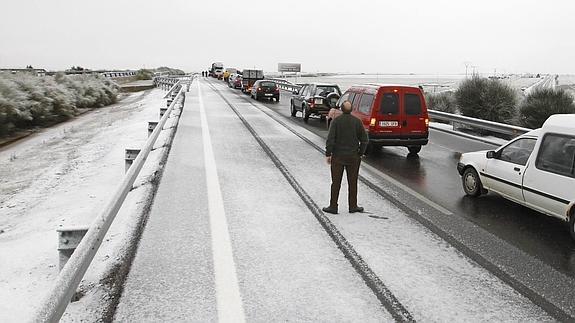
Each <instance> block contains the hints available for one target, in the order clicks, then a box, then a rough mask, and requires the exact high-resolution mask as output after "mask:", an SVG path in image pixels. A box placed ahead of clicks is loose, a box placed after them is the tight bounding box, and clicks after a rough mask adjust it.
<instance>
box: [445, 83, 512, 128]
mask: <svg viewBox="0 0 575 323" xmlns="http://www.w3.org/2000/svg"><path fill="white" fill-rule="evenodd" d="M455 100H456V102H457V106H458V107H459V111H460V112H461V113H462V114H463V115H465V116H468V117H473V118H479V119H484V120H490V121H495V122H503V123H509V122H511V121H513V119H514V118H515V115H516V105H517V94H516V92H515V90H514V89H513V88H511V87H510V86H508V85H506V84H504V83H502V82H500V81H499V80H496V79H494V80H490V79H487V78H482V77H478V76H474V77H473V78H471V79H469V80H465V81H463V82H462V83H461V85H460V86H459V88H458V89H457V91H456V92H455Z"/></svg>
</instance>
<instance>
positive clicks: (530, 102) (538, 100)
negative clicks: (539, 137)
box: [519, 89, 575, 129]
mask: <svg viewBox="0 0 575 323" xmlns="http://www.w3.org/2000/svg"><path fill="white" fill-rule="evenodd" d="M560 113H575V103H573V97H572V96H571V94H569V93H568V92H567V91H565V90H563V89H538V90H535V91H533V92H532V93H530V94H529V95H527V97H526V98H525V101H523V103H522V104H521V107H520V109H519V114H520V120H521V124H522V125H523V126H525V127H528V128H533V129H536V128H540V127H541V126H542V125H543V123H544V122H545V120H547V118H549V116H551V115H553V114H560Z"/></svg>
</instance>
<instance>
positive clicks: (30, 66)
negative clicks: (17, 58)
mask: <svg viewBox="0 0 575 323" xmlns="http://www.w3.org/2000/svg"><path fill="white" fill-rule="evenodd" d="M26 69H29V70H33V69H34V67H32V65H26Z"/></svg>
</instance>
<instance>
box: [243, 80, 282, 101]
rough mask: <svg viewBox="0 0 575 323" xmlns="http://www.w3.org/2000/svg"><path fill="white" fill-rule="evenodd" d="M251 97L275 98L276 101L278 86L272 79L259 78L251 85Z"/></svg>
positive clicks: (278, 91) (277, 99) (278, 97)
mask: <svg viewBox="0 0 575 323" xmlns="http://www.w3.org/2000/svg"><path fill="white" fill-rule="evenodd" d="M250 94H251V97H252V98H254V99H256V100H259V99H263V98H266V99H275V100H276V102H279V101H280V88H279V87H278V85H277V84H276V82H274V81H268V80H259V81H256V82H255V83H254V85H253V86H252V91H251V93H250Z"/></svg>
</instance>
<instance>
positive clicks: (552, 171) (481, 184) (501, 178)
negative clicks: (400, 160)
mask: <svg viewBox="0 0 575 323" xmlns="http://www.w3.org/2000/svg"><path fill="white" fill-rule="evenodd" d="M233 72H235V73H232V71H230V74H229V77H228V78H227V83H228V85H229V86H230V87H232V88H236V89H241V90H242V91H243V92H244V93H248V94H250V95H251V97H252V98H254V99H256V100H260V99H263V98H269V99H275V100H276V101H279V100H280V90H279V87H278V85H277V83H276V82H275V81H272V80H265V79H264V75H263V71H261V70H244V71H243V72H242V73H238V71H237V70H236V71H233ZM224 73H225V72H224ZM222 75H224V74H222ZM222 79H223V76H222ZM238 80H239V81H238ZM300 86H301V87H300V88H299V89H298V90H295V91H293V93H292V95H291V98H290V104H289V107H290V115H291V116H292V117H296V116H297V115H298V113H299V114H300V116H301V118H302V119H303V121H304V122H305V123H308V122H309V120H310V117H311V116H314V117H317V118H318V119H319V120H320V121H321V122H325V123H326V124H327V126H328V127H329V125H330V122H331V121H332V120H333V119H335V118H337V117H338V116H339V115H341V113H342V112H341V110H340V108H339V107H340V106H341V104H342V103H343V102H344V101H350V102H351V103H352V107H353V110H352V114H353V115H354V116H356V117H357V118H359V119H360V120H361V121H362V123H363V125H364V127H365V129H366V131H367V132H368V135H369V146H368V147H369V148H368V151H371V152H374V151H376V150H378V149H381V147H383V146H404V147H407V149H408V150H409V153H410V154H417V153H419V152H420V151H421V147H422V146H424V145H426V144H427V143H428V142H429V116H428V111H427V105H426V102H425V96H424V94H423V90H422V88H421V87H414V86H406V85H381V84H364V85H354V86H352V87H350V88H349V89H347V90H346V91H345V92H343V94H342V91H341V89H340V88H339V86H338V85H337V84H325V83H306V84H300ZM457 171H458V172H459V174H460V175H461V180H462V186H463V191H464V192H465V194H466V195H468V196H471V197H478V196H480V195H482V194H486V193H487V192H488V191H492V192H494V193H496V194H499V195H501V196H502V197H504V198H506V199H509V200H511V201H514V202H516V203H519V204H521V205H524V206H526V207H529V208H531V209H534V210H536V211H539V212H541V213H543V214H546V215H549V216H552V217H556V218H559V219H561V220H562V221H565V222H566V223H568V228H569V233H570V235H571V237H572V238H573V239H575V115H574V114H563V115H554V116H551V117H550V118H549V119H548V120H547V121H546V122H545V124H544V125H543V127H542V128H540V129H536V130H533V131H531V132H529V133H526V134H524V135H522V136H519V137H517V138H515V139H512V140H511V141H509V142H508V143H507V144H505V145H503V146H501V147H499V148H498V149H496V150H490V151H479V152H470V153H464V154H462V155H461V158H460V161H459V163H458V165H457Z"/></svg>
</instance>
